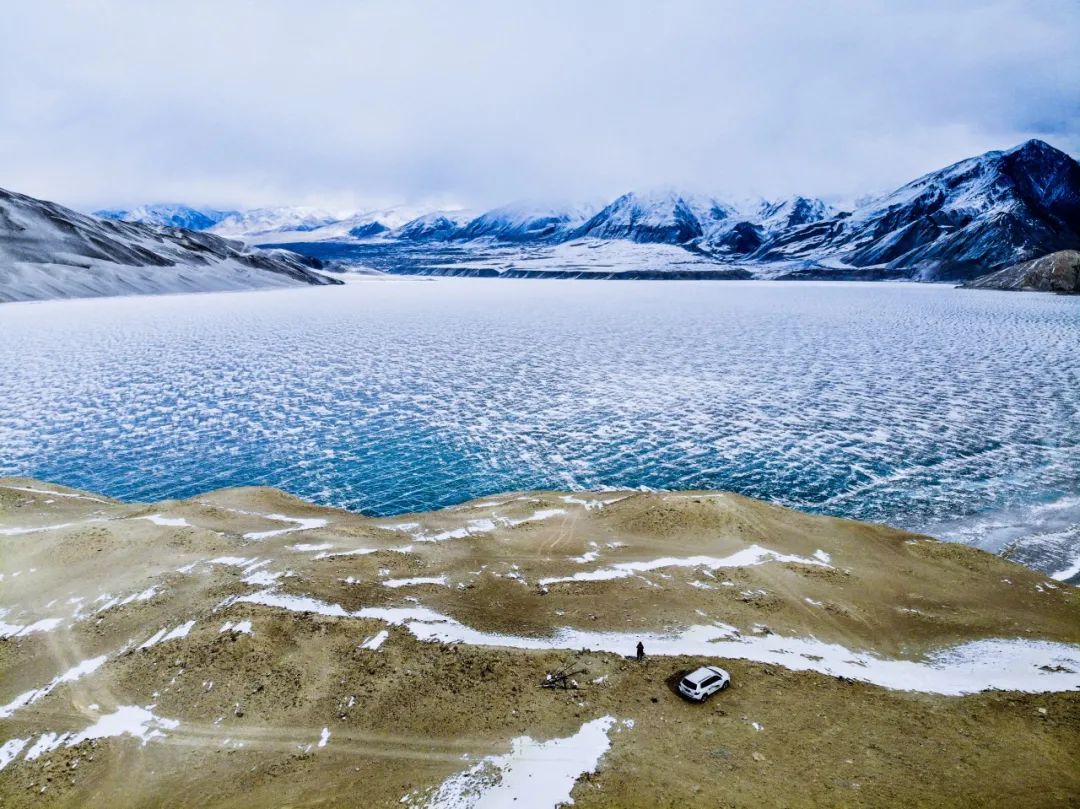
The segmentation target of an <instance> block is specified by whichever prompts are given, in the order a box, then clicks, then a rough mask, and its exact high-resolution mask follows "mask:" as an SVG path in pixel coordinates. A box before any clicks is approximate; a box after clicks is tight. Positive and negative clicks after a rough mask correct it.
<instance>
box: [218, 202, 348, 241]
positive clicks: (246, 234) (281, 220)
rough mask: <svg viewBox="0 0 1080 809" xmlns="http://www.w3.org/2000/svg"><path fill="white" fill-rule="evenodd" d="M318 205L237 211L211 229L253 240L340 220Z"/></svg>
mask: <svg viewBox="0 0 1080 809" xmlns="http://www.w3.org/2000/svg"><path fill="white" fill-rule="evenodd" d="M340 219H341V217H339V216H336V215H334V214H333V213H331V212H329V211H324V210H321V209H319V208H308V207H290V206H281V207H274V208H254V209H252V210H249V211H238V212H234V213H232V214H230V215H229V216H226V217H225V218H223V219H222V220H221V221H219V222H218V223H217V224H215V225H214V226H213V227H212V228H211V229H210V232H211V233H214V234H215V235H217V236H224V237H225V238H231V239H244V240H245V241H252V240H254V239H256V238H257V237H259V236H263V235H268V234H273V233H284V232H289V233H306V232H310V231H313V230H316V229H318V228H321V227H324V226H326V225H330V224H333V223H335V222H338V221H340Z"/></svg>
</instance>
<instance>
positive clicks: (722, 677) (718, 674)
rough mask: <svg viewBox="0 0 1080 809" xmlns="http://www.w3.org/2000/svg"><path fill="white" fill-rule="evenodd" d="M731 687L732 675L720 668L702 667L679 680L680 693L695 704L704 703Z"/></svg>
mask: <svg viewBox="0 0 1080 809" xmlns="http://www.w3.org/2000/svg"><path fill="white" fill-rule="evenodd" d="M729 685H731V675H730V674H728V673H727V672H726V671H724V670H723V669H722V668H720V667H719V666H702V667H701V668H699V669H697V670H696V671H692V672H690V673H689V674H687V675H686V676H685V677H683V678H682V679H681V680H679V693H680V694H682V695H683V696H684V697H686V698H687V699H691V700H693V701H694V702H704V701H705V700H706V699H708V698H709V697H711V696H712V695H713V694H715V693H716V692H717V691H722V690H724V689H725V688H727V687H728V686H729Z"/></svg>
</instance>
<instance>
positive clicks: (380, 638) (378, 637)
mask: <svg viewBox="0 0 1080 809" xmlns="http://www.w3.org/2000/svg"><path fill="white" fill-rule="evenodd" d="M389 637H390V633H389V632H387V631H386V630H385V629H381V630H379V631H378V632H376V633H375V634H374V635H372V636H371V637H370V638H368V639H367V640H365V641H364V642H363V643H361V644H360V648H361V649H370V650H371V651H373V652H376V651H378V649H379V647H380V646H382V645H383V644H384V643H386V639H387V638H389Z"/></svg>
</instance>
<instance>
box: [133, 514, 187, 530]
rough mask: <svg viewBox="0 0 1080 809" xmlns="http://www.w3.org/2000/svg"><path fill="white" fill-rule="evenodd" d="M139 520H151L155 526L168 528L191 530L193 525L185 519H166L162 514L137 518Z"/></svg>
mask: <svg viewBox="0 0 1080 809" xmlns="http://www.w3.org/2000/svg"><path fill="white" fill-rule="evenodd" d="M135 519H137V520H149V521H150V522H152V523H153V524H154V525H160V526H163V527H167V528H190V527H191V523H189V522H188V521H187V520H185V519H184V518H183V517H165V516H163V515H161V514H150V515H148V516H146V517H136V518H135Z"/></svg>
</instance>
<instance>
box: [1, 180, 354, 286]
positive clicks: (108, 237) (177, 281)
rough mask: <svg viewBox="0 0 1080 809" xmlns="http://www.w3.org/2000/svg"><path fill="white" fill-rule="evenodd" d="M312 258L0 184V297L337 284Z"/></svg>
mask: <svg viewBox="0 0 1080 809" xmlns="http://www.w3.org/2000/svg"><path fill="white" fill-rule="evenodd" d="M319 266H320V264H319V262H317V261H315V260H313V259H310V258H306V257H303V256H300V255H297V254H295V253H289V252H286V251H283V250H273V251H264V250H256V249H252V248H249V247H247V246H245V245H243V244H242V243H239V242H230V241H227V240H225V239H222V238H219V237H217V236H213V235H210V234H208V233H199V232H195V231H191V230H182V229H178V228H167V227H156V226H152V225H143V224H137V223H130V222H118V221H114V220H109V219H97V218H95V217H92V216H87V215H85V214H80V213H76V212H75V211H72V210H70V209H68V208H65V207H63V206H61V205H57V204H56V203H53V202H46V201H44V200H39V199H35V198H33V197H28V196H25V195H23V194H16V193H13V192H10V191H4V190H2V189H0V301H20V300H39V299H45V298H80V297H97V296H103V295H130V294H138V293H158V292H203V291H210V290H225V289H252V288H259V287H275V286H294V285H297V284H337V283H340V281H337V280H336V279H331V278H327V277H325V276H323V275H320V274H318V273H316V272H313V271H312V268H317V267H319Z"/></svg>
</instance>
